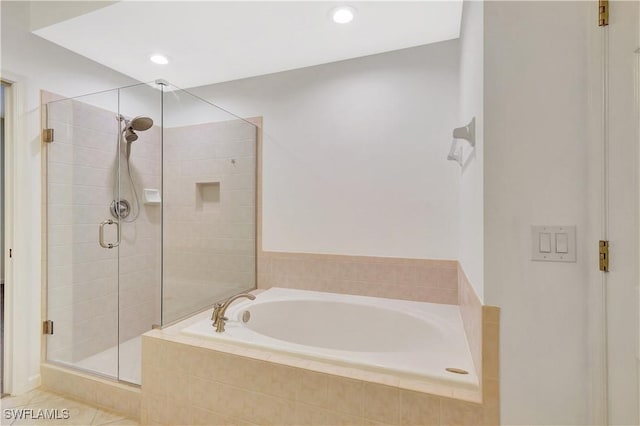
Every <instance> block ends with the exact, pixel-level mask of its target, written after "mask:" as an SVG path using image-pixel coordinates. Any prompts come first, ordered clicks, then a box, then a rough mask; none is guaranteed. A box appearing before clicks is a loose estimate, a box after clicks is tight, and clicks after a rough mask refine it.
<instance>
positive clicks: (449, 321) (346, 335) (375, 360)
mask: <svg viewBox="0 0 640 426" xmlns="http://www.w3.org/2000/svg"><path fill="white" fill-rule="evenodd" d="M247 311H248V312H249V314H245V312H247ZM243 316H244V317H245V318H246V317H247V316H249V319H248V321H247V322H244V321H243ZM226 317H227V318H229V319H228V320H227V322H226V328H225V331H224V332H223V333H216V332H215V329H214V328H213V327H212V325H211V321H210V320H209V319H205V320H201V321H198V322H196V323H194V324H191V325H190V326H188V327H186V328H184V329H182V330H181V333H183V334H185V335H189V336H193V337H198V338H205V339H213V340H218V341H222V342H224V343H233V344H237V345H245V346H249V347H254V348H262V349H268V350H270V351H277V352H284V353H286V354H290V355H294V356H298V357H303V358H308V359H313V360H320V361H324V362H331V363H337V364H341V365H347V366H351V367H357V368H361V369H365V370H371V371H376V372H383V373H389V374H394V375H400V376H408V377H410V378H414V379H416V380H424V381H430V382H437V383H441V384H445V385H453V386H455V387H463V388H467V389H472V390H477V389H478V379H477V376H476V373H475V370H474V367H473V361H472V359H471V353H470V350H469V346H468V343H467V339H466V336H465V332H464V328H463V325H462V318H461V316H460V311H459V309H458V306H456V305H443V304H435V303H425V302H411V301H406V300H396V299H383V298H377V297H366V296H350V295H343V294H334V293H323V292H316V291H306V290H293V289H284V288H277V287H274V288H271V289H269V290H266V291H263V292H261V293H259V294H257V295H256V299H255V300H253V301H251V300H248V299H240V300H238V301H237V302H235V303H234V304H232V305H231V306H230V307H229V309H228V310H227V312H226ZM447 368H454V369H460V370H465V371H467V372H468V374H458V373H453V372H450V371H447V370H446V369H447Z"/></svg>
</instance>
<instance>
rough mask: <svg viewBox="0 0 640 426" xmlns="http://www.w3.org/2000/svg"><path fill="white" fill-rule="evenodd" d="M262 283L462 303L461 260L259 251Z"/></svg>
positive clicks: (261, 284) (264, 286) (260, 280)
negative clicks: (457, 266)
mask: <svg viewBox="0 0 640 426" xmlns="http://www.w3.org/2000/svg"><path fill="white" fill-rule="evenodd" d="M258 263H259V264H260V263H262V264H264V265H267V264H268V265H269V266H268V267H269V272H268V273H264V272H262V273H260V275H259V281H258V286H259V287H260V288H269V287H271V286H277V287H289V288H297V289H302V290H316V291H328V292H334V293H342V294H355V295H365V296H377V297H387V298H395V299H406V300H419V301H427V302H434V303H448V304H457V302H458V284H457V272H456V265H457V262H456V261H442V260H429V259H402V258H384V257H366V256H347V255H323V254H310V253H276V252H259V253H258Z"/></svg>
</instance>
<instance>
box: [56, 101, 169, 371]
mask: <svg viewBox="0 0 640 426" xmlns="http://www.w3.org/2000/svg"><path fill="white" fill-rule="evenodd" d="M48 116H49V122H48V127H51V128H54V130H55V141H54V142H53V143H51V144H48V145H47V157H48V164H47V168H48V177H47V179H48V203H47V214H48V237H47V241H48V242H47V245H48V247H47V249H48V253H47V261H48V263H49V273H48V279H47V286H48V303H47V309H48V312H47V318H48V319H50V320H53V321H54V324H55V334H54V335H53V336H50V337H49V338H48V342H47V350H48V356H47V358H48V359H50V360H56V361H63V362H70V363H74V362H77V361H79V360H82V359H83V358H86V357H88V356H90V355H93V354H95V353H98V352H101V351H103V350H105V349H108V348H110V347H113V346H115V345H116V344H117V343H118V332H119V331H118V279H120V287H119V296H120V324H121V327H120V341H125V340H127V339H129V338H131V337H134V336H137V335H139V334H141V333H142V332H144V331H147V330H149V329H150V326H151V325H152V324H153V323H154V322H157V318H158V317H159V304H158V302H157V300H159V279H160V275H159V269H160V268H159V260H160V257H159V249H160V209H159V206H144V205H142V206H141V212H140V217H139V218H138V220H137V221H136V222H135V223H122V225H121V226H122V242H121V245H120V247H119V248H118V249H112V250H109V249H104V248H101V247H100V246H99V244H98V226H99V223H100V222H102V221H104V220H107V219H109V218H112V216H111V214H110V212H109V204H110V203H111V201H112V200H113V198H114V195H113V193H114V183H115V176H116V161H117V160H116V154H117V144H116V140H117V139H116V138H117V133H118V123H117V120H116V118H115V117H116V113H115V112H112V111H107V110H104V109H101V108H97V107H95V106H92V105H89V104H86V103H83V102H80V101H76V100H73V101H70V100H67V101H60V102H55V103H53V104H50V105H49V108H48ZM159 136H160V130H159V128H157V127H154V128H152V129H150V130H148V131H147V132H144V133H141V134H140V139H139V140H138V141H136V142H135V143H134V145H133V147H132V155H131V167H132V173H133V176H134V179H135V180H136V183H137V189H138V192H139V194H140V195H141V190H142V188H159V187H160V137H159ZM121 176H124V174H122V175H121ZM124 194H128V192H126V193H124ZM124 198H127V199H129V200H130V201H131V197H130V195H124ZM141 201H142V200H141ZM113 229H114V227H113V228H112V229H110V230H109V232H107V238H108V239H109V240H112V239H115V235H114V234H115V232H113ZM118 252H119V253H120V263H119V264H118ZM116 361H117V360H116ZM116 361H114V362H116ZM113 368H114V367H113V366H105V370H108V371H105V372H107V373H111V372H112V371H111V370H113Z"/></svg>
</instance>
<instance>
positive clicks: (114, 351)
mask: <svg viewBox="0 0 640 426" xmlns="http://www.w3.org/2000/svg"><path fill="white" fill-rule="evenodd" d="M76 365H77V366H78V367H80V368H83V369H86V370H90V371H95V372H97V373H101V374H105V375H107V376H115V375H116V374H114V371H113V370H114V368H115V366H116V365H118V346H113V347H111V348H109V349H107V350H105V351H102V352H99V353H97V354H95V355H91V356H90V357H88V358H85V359H83V360H82V361H80V362H78V363H77V364H76ZM141 370H142V339H141V337H140V336H137V337H134V338H133V339H130V340H127V341H126V342H123V343H121V344H120V376H119V377H118V378H119V379H120V380H123V381H125V382H129V383H135V384H140V382H141V379H142V373H141Z"/></svg>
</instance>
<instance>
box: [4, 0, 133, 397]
mask: <svg viewBox="0 0 640 426" xmlns="http://www.w3.org/2000/svg"><path fill="white" fill-rule="evenodd" d="M1 15H2V49H1V58H0V59H1V62H0V70H1V71H0V72H1V74H2V78H3V79H7V80H9V81H13V82H16V84H14V86H13V91H14V93H15V92H18V99H16V105H14V110H15V112H16V115H17V120H18V123H19V127H18V128H17V129H15V131H16V138H15V141H14V144H13V146H14V149H15V151H14V155H13V158H8V159H7V161H9V162H10V163H11V165H12V167H13V168H14V170H15V171H16V172H15V180H14V182H13V188H14V194H16V197H15V199H14V200H13V202H14V203H13V205H12V206H8V207H9V208H11V209H12V210H13V214H14V216H13V217H14V218H15V222H14V227H13V232H14V236H13V239H14V241H13V246H12V248H13V252H14V253H15V256H14V258H13V259H12V265H13V270H14V277H13V283H10V284H9V285H10V286H12V290H11V293H10V297H11V303H12V304H13V308H14V311H13V313H14V315H15V317H14V318H15V319H14V320H13V321H12V322H9V321H7V327H11V330H9V332H10V333H11V334H12V336H14V341H13V345H12V348H11V352H12V353H11V356H12V358H13V360H14V365H13V367H14V369H13V371H12V376H13V377H12V387H11V388H10V389H9V390H10V391H11V392H13V393H22V392H24V391H26V390H28V389H30V388H33V387H36V386H38V385H39V381H40V377H39V375H40V332H41V325H40V319H41V318H40V307H41V304H40V303H41V292H40V280H41V265H40V262H41V221H40V220H41V219H40V209H41V180H40V179H41V176H40V166H41V142H40V109H39V107H40V90H41V89H45V90H49V91H51V92H55V93H59V94H61V95H65V96H76V95H80V94H84V93H88V92H94V91H99V90H104V89H108V88H113V87H118V86H123V85H126V84H132V83H134V81H133V80H131V79H130V78H128V77H126V76H123V75H121V74H118V73H116V72H114V71H112V70H110V69H108V68H106V67H103V66H101V65H98V64H96V63H95V62H92V61H90V60H88V59H86V58H83V57H80V56H78V55H76V54H74V53H71V52H69V51H68V50H66V49H63V48H61V47H59V46H56V45H54V44H52V43H49V42H47V41H44V40H42V39H40V38H38V37H36V36H34V35H32V34H31V33H29V3H28V2H2V4H1ZM7 278H9V277H7ZM15 283H20V285H14V284H15ZM7 296H9V293H8V294H7Z"/></svg>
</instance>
